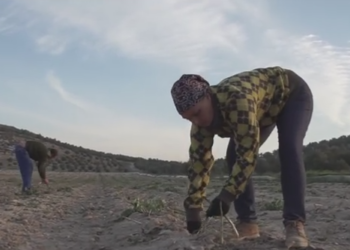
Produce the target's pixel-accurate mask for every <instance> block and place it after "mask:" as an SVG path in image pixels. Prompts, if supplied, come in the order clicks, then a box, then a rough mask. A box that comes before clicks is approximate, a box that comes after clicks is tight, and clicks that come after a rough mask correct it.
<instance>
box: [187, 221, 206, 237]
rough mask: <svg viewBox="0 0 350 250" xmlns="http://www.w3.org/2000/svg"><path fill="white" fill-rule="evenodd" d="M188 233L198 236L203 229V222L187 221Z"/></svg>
mask: <svg viewBox="0 0 350 250" xmlns="http://www.w3.org/2000/svg"><path fill="white" fill-rule="evenodd" d="M186 224H187V231H188V232H189V233H190V234H196V233H198V231H199V230H200V229H201V227H202V222H201V221H187V222H186Z"/></svg>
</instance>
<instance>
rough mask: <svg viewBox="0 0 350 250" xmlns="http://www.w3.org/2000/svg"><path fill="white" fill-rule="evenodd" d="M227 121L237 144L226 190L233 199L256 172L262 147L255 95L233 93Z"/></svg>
mask: <svg viewBox="0 0 350 250" xmlns="http://www.w3.org/2000/svg"><path fill="white" fill-rule="evenodd" d="M227 108H228V117H227V120H228V121H229V124H230V126H231V129H232V131H234V136H233V138H232V139H233V140H234V141H235V144H236V149H235V151H236V152H233V153H236V163H235V164H234V166H233V168H232V173H231V175H230V177H229V179H228V180H227V182H226V184H225V186H224V190H226V191H228V192H229V193H230V194H231V195H232V199H235V198H237V196H238V195H239V194H241V193H242V192H243V191H244V189H245V187H246V184H247V181H248V179H249V178H250V177H251V175H252V173H253V172H254V169H255V166H256V163H257V158H258V154H259V146H260V141H259V139H260V129H259V121H258V118H257V109H258V107H257V102H256V99H255V97H254V95H250V94H242V93H241V92H237V93H233V94H232V95H231V97H230V98H229V99H228V102H227Z"/></svg>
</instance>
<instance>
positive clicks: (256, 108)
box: [184, 67, 293, 210]
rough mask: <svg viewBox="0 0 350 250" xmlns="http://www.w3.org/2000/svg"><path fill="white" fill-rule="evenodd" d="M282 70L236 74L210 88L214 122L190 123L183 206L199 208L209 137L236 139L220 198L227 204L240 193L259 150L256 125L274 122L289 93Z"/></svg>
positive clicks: (206, 173) (211, 139)
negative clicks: (233, 160)
mask: <svg viewBox="0 0 350 250" xmlns="http://www.w3.org/2000/svg"><path fill="white" fill-rule="evenodd" d="M291 87H292V88H293V86H289V82H288V77H287V72H286V70H285V69H283V68H281V67H270V68H258V69H254V70H252V71H246V72H242V73H239V74H236V75H233V76H230V77H228V78H226V79H224V80H222V81H221V82H220V83H219V84H217V85H214V86H211V89H212V92H213V98H214V100H215V106H216V110H217V115H218V116H217V118H216V119H217V121H216V123H218V124H219V126H215V127H214V128H212V127H211V128H201V127H197V126H195V125H192V128H191V146H190V149H189V154H190V167H189V171H188V178H189V181H190V185H189V189H188V196H187V198H186V199H185V202H184V206H185V208H186V209H190V208H191V210H192V209H196V210H197V209H200V210H201V209H202V201H203V198H204V197H205V189H206V187H207V185H208V183H209V181H210V176H209V173H210V170H211V168H212V165H213V163H214V158H213V155H212V146H213V143H214V136H215V135H218V136H219V137H222V138H227V137H228V138H232V139H233V140H234V141H235V143H236V152H235V153H236V157H237V158H236V159H237V160H236V163H235V165H234V166H233V170H232V173H231V175H230V177H229V179H228V180H227V182H226V184H225V185H224V187H223V189H222V191H221V193H220V195H219V196H220V198H221V199H222V200H224V201H227V202H231V201H233V200H234V199H235V198H237V196H238V195H239V194H241V193H242V192H243V190H244V188H245V186H246V183H247V180H248V179H249V178H250V176H251V174H252V173H253V171H254V169H255V165H256V162H257V157H258V151H259V146H260V145H259V136H260V135H259V128H260V127H262V126H268V125H271V124H273V123H275V121H276V118H277V115H278V114H279V112H280V111H281V110H282V108H283V107H284V105H285V103H286V101H287V99H288V97H289V94H290V92H291Z"/></svg>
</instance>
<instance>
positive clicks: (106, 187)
mask: <svg viewBox="0 0 350 250" xmlns="http://www.w3.org/2000/svg"><path fill="white" fill-rule="evenodd" d="M34 176H35V178H34V183H35V192H34V193H33V194H31V195H26V196H24V195H21V194H19V193H18V192H19V190H20V178H19V173H18V172H17V171H1V172H0V185H1V187H0V204H1V206H0V213H1V216H0V250H3V249H4V250H5V249H13V250H114V249H115V250H141V249H142V250H157V249H160V250H164V249H166V250H191V249H192V250H200V249H202V250H229V249H230V250H243V249H251V250H253V249H266V250H273V249H274V250H278V249H285V247H284V245H283V227H282V220H281V208H282V201H281V191H280V185H279V183H278V182H272V181H258V182H257V183H256V197H257V205H258V209H259V223H260V225H261V230H262V233H261V237H260V238H259V239H256V240H250V241H242V242H236V241H234V240H233V237H232V235H233V230H232V228H231V226H230V224H229V223H228V222H226V221H225V224H224V238H225V241H224V244H221V243H220V219H212V220H210V221H209V222H208V224H207V226H206V229H205V231H204V232H202V233H200V234H199V235H195V236H191V235H189V234H188V233H187V231H186V230H185V223H184V212H183V207H182V201H183V198H184V194H185V192H186V179H184V178H172V177H146V176H138V175H135V174H133V175H125V174H97V173H96V174H95V173H54V172H50V173H48V176H49V178H50V179H51V183H50V186H49V187H46V186H42V185H38V184H37V183H39V179H38V178H37V174H36V173H34ZM220 185H221V183H220V182H219V181H217V180H213V181H212V182H211V185H210V187H209V188H208V196H209V198H212V197H213V196H214V195H215V194H216V193H217V192H218V191H219V190H220ZM347 190H348V185H346V184H329V183H328V184H322V183H313V184H308V188H307V212H308V224H307V232H308V234H309V236H310V238H311V240H312V244H313V245H315V246H319V247H322V248H323V249H325V250H332V249H335V250H345V249H349V244H350V234H349V226H350V213H349V211H350V193H349V192H348V191H347ZM232 210H233V209H232ZM229 217H230V218H231V219H232V221H234V219H235V214H234V212H233V211H232V212H230V216H229Z"/></svg>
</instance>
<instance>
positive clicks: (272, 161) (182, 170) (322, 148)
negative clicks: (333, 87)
mask: <svg viewBox="0 0 350 250" xmlns="http://www.w3.org/2000/svg"><path fill="white" fill-rule="evenodd" d="M20 139H25V140H28V139H29V140H38V141H42V142H44V143H45V144H46V145H47V146H53V147H55V148H57V149H58V150H59V152H60V155H59V157H58V158H57V160H55V161H53V163H52V164H51V165H50V167H49V170H53V171H72V172H135V171H137V172H145V173H150V174H166V175H185V174H186V173H187V164H186V163H183V162H176V161H164V160H158V159H144V158H139V157H130V156H125V155H116V154H109V153H103V152H99V151H95V150H91V149H87V148H83V147H79V146H74V145H71V144H68V143H64V142H61V141H58V140H56V139H52V138H48V137H44V136H42V135H40V134H34V133H32V132H30V131H27V130H23V129H18V128H15V127H11V126H7V125H1V124H0V169H14V168H16V161H15V159H14V156H13V155H12V154H11V152H10V150H9V149H8V147H9V146H11V145H13V143H14V141H16V140H20ZM185 150H187V149H185ZM304 159H305V167H306V170H307V171H308V172H332V173H350V136H341V137H339V138H333V139H331V140H323V141H320V142H313V143H310V144H308V145H306V146H304ZM227 171H228V170H227V166H226V164H225V161H224V160H223V159H217V161H216V162H215V166H214V167H213V170H212V175H226V174H227V173H228V172H227ZM279 171H280V164H279V158H278V151H273V152H267V153H264V154H260V157H259V160H258V164H257V167H256V171H255V174H265V173H278V172H279Z"/></svg>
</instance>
